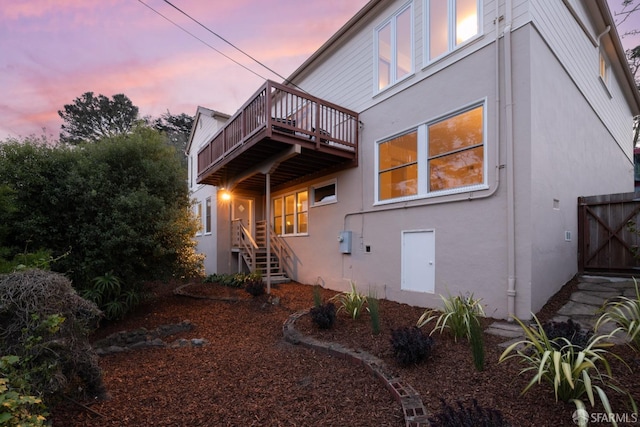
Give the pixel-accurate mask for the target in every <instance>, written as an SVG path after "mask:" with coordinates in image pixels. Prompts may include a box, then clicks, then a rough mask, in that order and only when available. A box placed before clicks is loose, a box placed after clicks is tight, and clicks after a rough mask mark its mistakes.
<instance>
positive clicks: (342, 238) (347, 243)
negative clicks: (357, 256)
mask: <svg viewBox="0 0 640 427" xmlns="http://www.w3.org/2000/svg"><path fill="white" fill-rule="evenodd" d="M338 242H339V243H340V253H343V254H350V253H351V231H341V232H340V234H339V235H338Z"/></svg>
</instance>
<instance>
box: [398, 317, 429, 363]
mask: <svg viewBox="0 0 640 427" xmlns="http://www.w3.org/2000/svg"><path fill="white" fill-rule="evenodd" d="M391 346H392V347H393V357H394V358H395V359H396V361H397V362H398V363H399V364H400V365H405V366H406V365H413V364H417V363H420V362H421V361H423V360H424V359H426V358H427V357H428V356H429V355H430V354H431V351H432V350H433V346H434V341H433V338H432V337H430V336H429V335H427V334H425V333H423V332H422V330H421V329H420V328H418V327H416V326H411V327H404V328H398V329H394V330H393V331H392V332H391Z"/></svg>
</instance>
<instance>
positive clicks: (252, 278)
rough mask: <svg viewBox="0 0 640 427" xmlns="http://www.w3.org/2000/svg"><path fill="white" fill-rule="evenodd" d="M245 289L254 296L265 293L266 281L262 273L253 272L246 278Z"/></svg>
mask: <svg viewBox="0 0 640 427" xmlns="http://www.w3.org/2000/svg"><path fill="white" fill-rule="evenodd" d="M244 290H245V291H247V292H248V293H249V294H250V295H251V296H253V297H259V296H260V295H262V294H264V282H263V281H262V275H261V274H260V273H251V274H249V275H247V277H246V278H245V279H244Z"/></svg>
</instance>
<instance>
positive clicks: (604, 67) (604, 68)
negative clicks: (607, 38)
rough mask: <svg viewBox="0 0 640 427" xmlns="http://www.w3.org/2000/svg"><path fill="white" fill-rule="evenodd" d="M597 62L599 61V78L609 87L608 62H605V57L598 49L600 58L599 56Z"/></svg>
mask: <svg viewBox="0 0 640 427" xmlns="http://www.w3.org/2000/svg"><path fill="white" fill-rule="evenodd" d="M599 60H600V78H601V79H602V82H603V83H604V84H605V85H607V86H609V74H610V71H609V68H610V66H609V61H607V57H606V55H605V53H604V52H603V51H602V49H600V56H599Z"/></svg>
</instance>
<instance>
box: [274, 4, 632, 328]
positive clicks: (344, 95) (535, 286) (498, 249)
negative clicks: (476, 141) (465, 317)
mask: <svg viewBox="0 0 640 427" xmlns="http://www.w3.org/2000/svg"><path fill="white" fill-rule="evenodd" d="M384 4H385V7H384V8H380V10H379V11H378V13H377V14H376V17H375V18H374V19H373V20H372V21H369V22H368V23H366V24H364V23H361V27H360V31H359V32H357V33H354V34H352V35H351V37H350V38H349V41H347V42H344V43H343V44H341V45H340V47H339V48H337V50H335V51H333V52H332V54H331V57H327V58H325V60H324V61H322V63H321V64H320V65H319V66H318V67H317V68H313V70H314V72H313V73H312V74H308V75H304V76H303V78H302V79H301V86H302V87H303V88H305V89H307V90H310V91H311V92H312V93H314V94H316V95H318V96H320V97H322V98H325V99H329V100H331V101H332V102H336V103H339V104H342V105H345V106H347V107H349V108H353V109H356V110H358V111H360V113H361V116H360V120H361V121H362V122H363V124H364V126H363V128H362V129H361V141H360V150H361V152H360V154H359V162H360V165H359V168H358V170H354V171H346V172H344V173H342V174H339V175H338V176H337V181H338V188H339V193H340V196H339V202H338V203H337V204H335V205H330V206H324V207H322V208H315V209H314V208H312V209H311V210H310V214H309V230H310V231H309V236H299V237H291V238H287V241H288V242H289V243H290V244H291V246H292V248H293V250H294V252H295V253H296V255H297V256H299V259H300V267H299V269H298V270H297V280H299V281H301V282H303V283H316V282H319V283H323V284H325V285H326V286H329V287H332V288H334V289H338V290H345V289H347V286H348V282H347V280H355V281H356V282H358V283H359V284H360V285H361V286H363V287H364V288H366V287H374V288H376V289H377V293H378V295H381V294H382V295H384V296H385V297H387V298H391V299H393V300H396V301H401V302H405V303H409V304H414V305H420V306H438V305H439V303H440V300H439V296H438V295H439V294H447V293H452V294H456V293H458V292H467V291H471V292H474V294H475V295H476V296H477V297H480V298H482V299H483V302H484V303H485V304H486V306H487V308H488V312H489V314H490V315H492V316H495V317H506V315H507V304H506V300H507V297H506V289H507V261H508V260H507V228H506V225H505V224H506V222H507V219H506V204H507V199H506V188H505V177H504V172H503V171H502V172H496V171H497V170H498V166H499V165H503V166H504V165H506V167H509V159H505V148H504V143H505V133H506V132H507V129H506V128H505V121H506V118H507V114H508V113H507V112H506V107H505V104H504V102H505V101H504V99H505V90H506V88H505V86H504V84H505V82H504V77H505V74H504V73H505V68H504V60H505V59H504V57H505V56H506V54H507V53H506V52H505V51H504V43H503V42H502V41H501V42H500V44H499V46H498V48H497V50H496V46H495V26H494V23H493V22H494V20H493V19H492V18H493V17H494V16H495V13H496V10H495V5H496V3H495V2H493V1H488V2H484V4H483V16H484V18H483V28H484V33H483V35H482V36H481V37H480V38H478V39H477V40H475V41H473V42H472V43H470V44H469V45H468V46H466V47H464V48H462V49H460V50H459V51H455V52H453V53H452V54H450V55H449V56H447V57H445V58H443V59H442V60H440V61H437V62H435V63H431V64H424V63H423V60H424V56H423V46H422V29H423V27H422V26H421V24H420V22H421V21H422V19H423V17H422V13H423V10H422V9H423V2H420V1H416V2H413V7H414V20H415V25H416V28H417V32H416V34H417V35H416V38H415V40H414V42H415V46H414V47H415V61H416V64H415V75H414V76H413V77H412V78H411V79H407V80H406V81H404V82H401V83H400V84H397V85H395V86H393V87H391V88H389V89H387V90H386V91H383V92H381V93H377V94H376V93H374V90H373V65H372V62H371V58H372V52H373V29H374V28H375V27H376V25H377V23H378V22H379V21H380V20H381V19H384V18H385V17H386V16H388V15H389V14H391V13H392V12H393V11H394V10H397V9H398V8H399V7H400V6H402V5H403V4H405V2H391V3H389V2H385V3H384ZM512 6H513V8H512V10H511V11H509V12H508V13H507V14H506V21H507V22H505V23H502V24H501V27H500V31H502V30H504V25H506V24H509V25H511V29H512V33H511V43H512V49H511V51H510V53H509V54H510V55H511V65H512V67H513V74H512V78H513V83H512V88H511V89H512V90H513V97H514V103H513V106H512V113H509V114H513V123H514V127H513V130H512V132H513V141H514V143H513V144H514V159H513V162H514V163H513V168H514V170H515V184H514V186H515V193H516V194H515V200H514V202H515V230H516V231H515V265H516V271H515V280H516V293H517V297H516V307H515V314H516V315H517V316H518V317H522V318H528V317H529V316H530V313H531V312H535V311H537V310H538V309H539V308H541V306H542V305H543V304H544V302H546V301H547V299H548V298H549V297H550V296H551V295H553V293H554V292H556V291H557V290H558V289H559V288H560V287H561V286H562V285H563V284H564V283H566V282H567V281H568V280H569V279H570V278H571V277H572V276H573V275H574V274H575V272H576V270H577V210H576V201H577V197H578V196H581V195H584V194H594V192H595V193H599V192H602V193H607V192H623V191H630V186H631V185H632V179H631V173H632V170H631V163H630V157H631V151H630V149H631V147H630V145H629V144H627V145H629V146H628V147H626V146H625V144H626V143H627V142H628V139H629V138H628V136H629V135H630V129H631V116H632V113H631V110H630V109H629V107H628V104H627V103H626V100H625V99H624V96H622V91H621V89H620V85H619V83H618V81H617V79H616V78H615V77H614V78H612V79H611V81H610V82H609V86H608V91H609V92H608V94H607V92H606V91H603V90H602V89H603V87H602V84H601V83H602V82H600V81H598V78H597V70H598V68H597V64H598V54H597V52H598V51H597V50H594V47H593V46H592V45H591V42H590V41H589V40H588V38H586V37H585V36H584V33H583V30H582V29H580V28H579V27H577V25H576V23H575V22H574V21H575V18H574V17H573V16H572V15H571V14H570V13H568V12H567V9H566V6H565V5H564V4H563V3H562V2H560V1H547V2H544V1H532V2H531V1H525V0H520V1H514V2H512ZM504 8H505V5H504V4H501V5H500V15H501V16H503V17H504V16H505V15H504V14H505V9H504ZM583 12H584V11H583ZM585 13H586V12H585ZM538 27H542V28H543V30H544V31H543V30H538ZM576 27H577V28H576ZM543 37H545V38H548V40H547V39H543ZM566 40H570V41H571V42H570V43H571V44H573V45H574V46H572V47H571V48H568V47H567V46H566V45H567V42H566ZM589 45H591V47H589ZM554 47H555V48H556V49H557V50H558V52H555V51H553V50H552V48H554ZM587 51H589V54H587ZM496 55H499V56H500V60H499V67H500V73H501V74H500V80H499V81H500V92H499V95H498V96H499V97H500V101H501V104H500V107H499V110H498V111H496V109H495V108H493V106H494V105H495V102H496V87H495V81H496V79H495V70H496V65H495V61H496ZM589 55H590V56H589ZM346 58H350V59H349V60H346ZM585 58H590V59H588V60H587V59H585ZM587 62H588V64H587ZM587 65H589V66H591V69H589V70H588V69H587V68H588V67H587ZM594 67H595V68H594ZM594 71H595V73H596V75H595V76H594V74H593V73H594ZM336 75H340V79H336V78H334V77H335V76H336ZM328 80H331V81H332V82H339V83H338V84H331V85H327V84H325V82H326V81H328ZM603 93H605V94H607V96H604V97H603V96H602V94H603ZM478 99H486V104H485V105H486V111H487V116H488V117H487V140H488V145H487V155H486V157H487V159H488V161H487V163H488V174H487V181H488V184H489V189H488V190H486V191H485V192H484V193H485V194H483V192H482V191H481V192H478V193H476V194H473V195H470V196H471V199H474V200H471V201H455V200H456V199H458V197H456V196H450V197H442V198H434V199H432V200H422V201H413V202H408V203H400V204H397V203H396V204H393V203H392V204H390V205H387V206H376V205H375V200H374V185H373V182H374V181H375V179H376V175H375V167H374V150H375V141H377V140H379V139H381V138H384V137H388V136H390V135H393V134H395V133H397V132H401V131H402V130H405V129H408V128H410V127H411V126H413V125H416V124H419V123H423V122H426V121H428V120H431V119H433V118H435V117H438V116H440V115H443V114H445V113H447V112H449V111H453V110H455V109H456V108H460V107H461V106H463V105H467V104H469V103H471V102H473V101H477V100H478ZM552 100H553V101H552ZM621 118H622V119H621ZM594 136H597V137H595V138H594ZM576 140H577V141H576ZM498 141H499V142H500V143H499V144H498ZM499 147H500V148H499ZM623 147H625V148H623ZM496 150H500V154H499V158H500V160H499V162H498V161H495V160H494V159H496V154H497V153H496ZM498 163H499V164H498ZM603 164H606V165H608V167H610V168H614V169H615V172H613V173H611V172H610V171H608V170H607V169H608V168H602V166H601V165H603ZM594 170H598V172H596V173H593V171H594ZM496 174H499V175H496ZM498 182H499V183H500V185H498ZM291 190H292V189H291ZM493 191H496V192H495V194H492V193H493ZM285 192H286V191H285ZM489 194H492V195H491V196H490V197H489V196H488V195H489ZM352 196H353V197H352ZM358 196H359V197H358ZM483 196H487V197H486V198H483ZM475 199H477V200H475ZM321 210H322V215H320V212H321ZM341 216H342V218H341ZM341 220H342V221H341ZM341 222H342V224H343V228H344V229H345V230H350V231H352V232H353V240H354V243H353V244H354V249H353V252H352V253H351V254H350V255H342V254H339V253H338V250H337V246H338V244H337V242H335V241H334V239H331V238H329V239H327V238H326V236H336V237H337V233H338V232H339V231H340V228H339V227H338V225H339V224H340V223H341ZM414 229H428V230H434V231H435V236H436V237H435V239H436V288H435V292H434V293H433V294H426V293H416V292H408V291H403V290H401V289H400V280H401V260H400V252H401V251H400V243H401V233H402V231H403V230H414ZM565 231H569V232H570V233H571V240H570V241H568V242H566V241H565ZM314 235H315V236H318V235H320V236H323V238H321V239H319V238H318V237H316V238H314ZM367 246H369V248H370V249H371V252H366V251H365V247H367ZM332 248H333V249H332ZM324 254H327V255H326V256H325V255H324ZM471 281H472V282H473V283H471Z"/></svg>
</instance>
